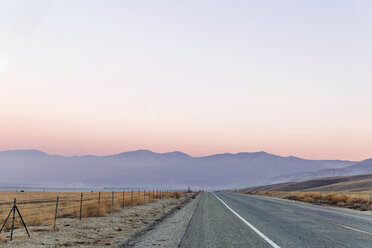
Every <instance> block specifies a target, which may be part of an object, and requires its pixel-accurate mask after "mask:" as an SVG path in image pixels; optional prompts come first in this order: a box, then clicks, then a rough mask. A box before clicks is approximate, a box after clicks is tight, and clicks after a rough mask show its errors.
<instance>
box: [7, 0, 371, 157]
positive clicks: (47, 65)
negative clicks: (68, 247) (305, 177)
mask: <svg viewBox="0 0 372 248" xmlns="http://www.w3.org/2000/svg"><path fill="white" fill-rule="evenodd" d="M371 13H372V2H371V1H367V0H366V1H351V0H350V1H343V0H337V1H324V0H321V1H275V0H273V1H267V0H257V1H208V0H206V1H189V0H188V1H152V0H149V1H142V0H136V1H107V0H105V1H93V0H89V1H88V0H87V1H81V0H65V1H35V0H33V1H26V0H25V1H20V0H17V1H13V0H2V1H1V2H0V150H10V149H39V150H42V151H44V152H47V153H51V154H60V155H84V154H95V155H106V154H114V153H119V152H123V151H128V150H136V149H149V150H152V151H155V152H168V151H175V150H180V151H183V152H186V153H188V154H190V155H194V156H202V155H209V154H214V153H225V152H232V153H236V152H255V151H266V152H270V153H274V154H278V155H282V156H290V155H293V156H299V157H304V158H311V159H349V160H362V159H366V158H371V157H372V128H371V127H372V100H371V96H372V46H371V44H372V15H371Z"/></svg>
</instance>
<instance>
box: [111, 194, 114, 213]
mask: <svg viewBox="0 0 372 248" xmlns="http://www.w3.org/2000/svg"><path fill="white" fill-rule="evenodd" d="M111 198H112V199H111V208H112V209H114V191H112V197H111Z"/></svg>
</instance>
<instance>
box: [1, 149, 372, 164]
mask: <svg viewBox="0 0 372 248" xmlns="http://www.w3.org/2000/svg"><path fill="white" fill-rule="evenodd" d="M15 151H36V152H40V153H44V154H46V155H49V156H60V157H66V158H68V157H88V156H92V157H109V156H115V155H120V154H124V153H130V152H139V151H146V152H151V153H153V154H160V155H164V154H169V153H177V152H179V153H182V154H185V155H187V156H189V157H191V158H204V157H210V156H214V155H225V154H231V155H238V154H242V153H251V154H254V153H266V154H269V155H274V156H278V157H282V158H290V157H293V158H300V159H304V160H328V161H333V160H337V161H347V162H362V161H364V160H367V159H370V158H365V159H362V160H348V159H337V158H334V159H311V158H304V157H299V156H294V155H290V156H282V155H278V154H275V153H270V152H266V151H257V152H236V153H232V152H225V153H213V154H209V155H204V156H192V155H190V154H188V153H185V152H182V151H179V150H176V151H170V152H154V151H152V150H149V149H137V150H128V151H123V152H119V153H112V154H106V155H94V154H84V155H60V154H52V153H47V152H44V151H42V150H38V149H9V150H0V153H2V152H15Z"/></svg>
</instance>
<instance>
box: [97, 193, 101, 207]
mask: <svg viewBox="0 0 372 248" xmlns="http://www.w3.org/2000/svg"><path fill="white" fill-rule="evenodd" d="M100 206H101V192H98V209H99V208H100Z"/></svg>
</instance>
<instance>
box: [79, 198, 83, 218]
mask: <svg viewBox="0 0 372 248" xmlns="http://www.w3.org/2000/svg"><path fill="white" fill-rule="evenodd" d="M82 210H83V192H82V193H81V197H80V216H79V220H81V211H82Z"/></svg>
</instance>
